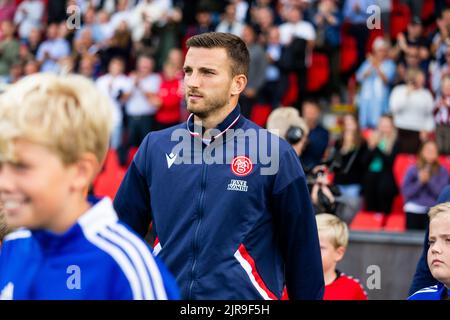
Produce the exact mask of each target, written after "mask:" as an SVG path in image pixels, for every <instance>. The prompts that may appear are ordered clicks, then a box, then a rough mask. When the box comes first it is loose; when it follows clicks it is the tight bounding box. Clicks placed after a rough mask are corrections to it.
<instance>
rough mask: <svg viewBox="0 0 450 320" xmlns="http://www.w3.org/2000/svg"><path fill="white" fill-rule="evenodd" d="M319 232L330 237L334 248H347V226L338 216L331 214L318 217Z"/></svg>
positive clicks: (322, 214)
mask: <svg viewBox="0 0 450 320" xmlns="http://www.w3.org/2000/svg"><path fill="white" fill-rule="evenodd" d="M316 222H317V230H318V231H319V233H320V232H323V234H324V235H326V236H328V237H329V240H330V241H331V243H332V244H333V246H334V247H335V248H336V249H337V248H339V247H344V248H346V247H347V245H348V227H347V224H346V223H345V222H344V221H342V220H341V219H339V218H338V217H337V216H335V215H333V214H329V213H321V214H318V215H316Z"/></svg>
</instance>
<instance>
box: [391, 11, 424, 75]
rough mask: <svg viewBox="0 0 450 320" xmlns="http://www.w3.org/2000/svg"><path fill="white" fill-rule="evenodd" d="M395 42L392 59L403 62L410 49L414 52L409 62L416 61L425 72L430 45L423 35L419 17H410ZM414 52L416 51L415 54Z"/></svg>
mask: <svg viewBox="0 0 450 320" xmlns="http://www.w3.org/2000/svg"><path fill="white" fill-rule="evenodd" d="M396 40H397V41H396V44H395V46H394V47H393V48H392V55H393V56H394V58H395V59H396V60H397V61H400V62H404V61H405V56H406V55H407V54H408V53H410V51H411V49H412V50H413V51H414V52H412V54H411V55H410V60H413V59H416V60H417V61H418V62H420V66H421V68H423V69H424V71H426V70H427V65H428V61H429V58H430V49H429V47H430V44H429V41H428V40H427V38H426V37H425V36H424V35H423V27H422V20H421V19H420V17H412V18H411V20H410V22H409V23H408V27H407V29H406V31H405V32H400V33H399V34H398V35H397V39H396ZM415 49H416V50H415ZM415 51H417V53H416V52H415ZM412 56H414V58H412ZM412 63H414V61H412Z"/></svg>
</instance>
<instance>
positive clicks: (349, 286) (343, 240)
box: [316, 213, 367, 300]
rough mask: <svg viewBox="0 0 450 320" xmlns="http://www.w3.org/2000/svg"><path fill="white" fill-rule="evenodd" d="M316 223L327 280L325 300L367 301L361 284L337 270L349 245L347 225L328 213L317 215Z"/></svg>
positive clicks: (324, 273)
mask: <svg viewBox="0 0 450 320" xmlns="http://www.w3.org/2000/svg"><path fill="white" fill-rule="evenodd" d="M316 222H317V230H318V232H319V242H320V252H321V255H322V267H323V275H324V280H325V293H324V296H323V299H324V300H367V294H366V293H365V292H364V289H363V288H362V286H361V285H360V283H359V282H358V281H357V280H355V279H353V278H352V277H349V276H347V275H345V274H344V273H341V272H340V271H338V270H337V269H336V264H337V263H338V262H339V261H341V260H342V259H343V258H344V254H345V250H346V248H347V245H348V228H347V225H346V224H345V222H343V221H342V220H340V219H339V218H338V217H336V216H335V215H332V214H328V213H321V214H318V215H316Z"/></svg>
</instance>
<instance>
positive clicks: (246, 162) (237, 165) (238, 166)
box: [231, 156, 253, 177]
mask: <svg viewBox="0 0 450 320" xmlns="http://www.w3.org/2000/svg"><path fill="white" fill-rule="evenodd" d="M252 169H253V163H252V161H251V160H250V158H248V157H246V156H237V157H236V158H234V159H233V161H231V171H233V173H234V174H235V175H237V176H238V177H244V176H246V175H248V174H250V172H252Z"/></svg>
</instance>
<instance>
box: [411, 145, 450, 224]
mask: <svg viewBox="0 0 450 320" xmlns="http://www.w3.org/2000/svg"><path fill="white" fill-rule="evenodd" d="M417 158H418V159H417V164H416V165H414V166H412V167H411V168H409V169H408V171H407V172H406V175H405V178H404V180H403V183H402V195H403V196H404V199H405V205H404V207H403V209H404V211H405V212H406V229H407V230H425V229H426V227H427V225H428V217H427V212H428V210H429V208H430V207H432V206H433V205H434V204H435V203H436V200H437V198H438V196H439V193H440V192H441V190H442V189H443V188H444V187H445V186H446V185H447V184H448V182H449V174H448V172H447V169H446V168H445V167H443V166H441V165H440V164H439V152H438V147H437V144H436V142H434V141H427V142H425V143H424V144H423V145H422V146H421V148H420V150H419V154H418V157H417Z"/></svg>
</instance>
